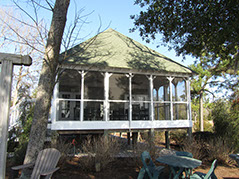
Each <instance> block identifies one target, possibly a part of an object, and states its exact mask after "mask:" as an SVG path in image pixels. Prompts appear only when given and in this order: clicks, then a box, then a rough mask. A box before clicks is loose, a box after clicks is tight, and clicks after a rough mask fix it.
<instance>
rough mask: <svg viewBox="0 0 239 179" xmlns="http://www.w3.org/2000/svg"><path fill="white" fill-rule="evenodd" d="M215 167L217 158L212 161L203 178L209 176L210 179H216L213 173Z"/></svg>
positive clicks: (206, 178)
mask: <svg viewBox="0 0 239 179" xmlns="http://www.w3.org/2000/svg"><path fill="white" fill-rule="evenodd" d="M216 168H217V160H216V159H215V160H214V161H213V162H212V165H211V168H210V170H209V171H208V172H207V174H206V176H205V177H204V178H205V179H208V178H211V179H217V177H216V175H215V174H214V170H215V169H216Z"/></svg>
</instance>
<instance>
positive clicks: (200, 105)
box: [199, 91, 204, 132]
mask: <svg viewBox="0 0 239 179" xmlns="http://www.w3.org/2000/svg"><path fill="white" fill-rule="evenodd" d="M199 118H200V119H199V120H200V131H201V132H203V131H204V127H203V91H201V92H200V96H199Z"/></svg>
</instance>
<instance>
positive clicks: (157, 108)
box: [154, 103, 170, 120]
mask: <svg viewBox="0 0 239 179" xmlns="http://www.w3.org/2000/svg"><path fill="white" fill-rule="evenodd" d="M169 109H170V104H169V103H155V104H154V115H155V116H154V117H155V118H154V119H155V120H170V110H169Z"/></svg>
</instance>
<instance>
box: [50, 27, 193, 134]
mask: <svg viewBox="0 0 239 179" xmlns="http://www.w3.org/2000/svg"><path fill="white" fill-rule="evenodd" d="M62 56H64V60H62V64H61V69H62V74H61V75H60V76H59V81H58V83H57V85H56V87H55V90H54V97H53V106H52V114H51V121H52V123H51V129H52V130H57V131H59V132H70V133H77V132H87V131H89V132H90V131H91V132H92V131H95V132H100V131H101V132H103V131H139V130H151V129H154V130H171V129H185V128H188V129H190V128H191V127H192V120H191V107H190V84H189V77H190V76H191V75H192V73H193V71H192V70H191V69H189V68H187V67H185V66H183V65H181V64H179V63H177V62H174V61H173V60H171V59H169V58H167V57H165V56H163V55H162V54H160V53H158V52H156V51H154V50H152V49H149V48H148V47H146V46H144V45H142V44H140V43H138V42H136V41H134V40H132V39H130V38H128V37H126V36H124V35H122V34H120V33H119V32H117V31H115V30H113V29H108V30H106V31H104V32H102V33H100V34H99V35H97V36H95V37H93V38H91V39H89V40H87V41H85V42H83V43H81V44H79V45H77V46H75V47H74V48H72V49H70V50H68V51H67V52H66V53H64V54H62Z"/></svg>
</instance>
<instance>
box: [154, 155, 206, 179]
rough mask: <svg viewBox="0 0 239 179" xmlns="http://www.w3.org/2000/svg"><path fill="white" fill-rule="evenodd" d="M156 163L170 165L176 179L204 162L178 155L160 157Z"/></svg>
mask: <svg viewBox="0 0 239 179" xmlns="http://www.w3.org/2000/svg"><path fill="white" fill-rule="evenodd" d="M156 161H157V162H160V163H163V164H166V165H168V166H169V167H170V170H171V172H172V173H173V178H174V179H177V178H179V176H180V175H181V174H182V173H183V171H184V170H185V171H189V170H192V169H194V168H196V167H198V166H200V165H201V164H202V161H200V160H197V159H195V158H190V157H185V156H176V155H165V156H161V157H158V158H157V159H156ZM170 174H171V173H170ZM186 174H187V172H186Z"/></svg>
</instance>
